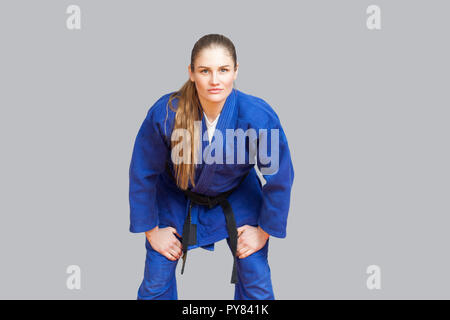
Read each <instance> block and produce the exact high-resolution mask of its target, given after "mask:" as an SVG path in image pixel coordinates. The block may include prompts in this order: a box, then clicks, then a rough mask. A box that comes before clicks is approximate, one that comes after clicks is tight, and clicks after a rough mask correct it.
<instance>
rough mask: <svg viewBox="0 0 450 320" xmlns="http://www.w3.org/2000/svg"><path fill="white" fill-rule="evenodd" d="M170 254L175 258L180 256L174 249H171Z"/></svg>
mask: <svg viewBox="0 0 450 320" xmlns="http://www.w3.org/2000/svg"><path fill="white" fill-rule="evenodd" d="M170 254H171V255H172V256H173V257H174V258H175V259H177V260H178V259H179V258H180V254H179V253H178V252H177V251H176V250H173V249H171V250H170Z"/></svg>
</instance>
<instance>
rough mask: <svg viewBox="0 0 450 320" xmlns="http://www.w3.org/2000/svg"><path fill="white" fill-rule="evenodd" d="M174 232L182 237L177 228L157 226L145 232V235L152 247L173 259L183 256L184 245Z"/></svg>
mask: <svg viewBox="0 0 450 320" xmlns="http://www.w3.org/2000/svg"><path fill="white" fill-rule="evenodd" d="M174 234H176V235H177V236H179V237H180V238H181V236H180V235H179V234H178V232H177V230H176V229H175V228H172V227H166V228H161V229H160V228H159V227H158V226H156V227H154V228H153V229H152V230H149V231H146V232H145V236H146V237H147V240H148V242H150V245H151V246H152V248H153V249H155V250H156V251H157V252H159V253H160V254H162V255H163V256H165V257H166V258H167V259H169V260H172V261H175V260H178V259H179V258H180V257H181V254H182V247H183V246H182V245H181V242H180V241H179V240H178V239H177V237H175V235H174Z"/></svg>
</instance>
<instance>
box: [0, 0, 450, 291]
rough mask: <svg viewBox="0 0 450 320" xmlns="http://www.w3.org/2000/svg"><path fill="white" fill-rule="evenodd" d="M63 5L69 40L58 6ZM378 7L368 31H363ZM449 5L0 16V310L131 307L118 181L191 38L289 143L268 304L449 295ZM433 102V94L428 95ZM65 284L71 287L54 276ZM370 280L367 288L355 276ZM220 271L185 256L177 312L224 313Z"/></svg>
mask: <svg viewBox="0 0 450 320" xmlns="http://www.w3.org/2000/svg"><path fill="white" fill-rule="evenodd" d="M70 4H77V5H79V6H80V7H81V19H82V28H81V30H75V31H71V30H68V29H67V28H66V19H67V17H68V15H67V14H66V8H67V6H68V5H70ZM370 4H376V5H379V6H380V7H381V22H382V29H381V30H379V31H370V30H368V29H367V28H366V18H367V14H366V8H367V6H368V5H370ZM449 9H450V4H449V2H448V1H424V0H422V1H400V0H398V1H382V0H376V1H361V0H358V1H356V0H355V1H332V0H329V1H318V0H314V1H313V0H311V1H260V0H259V1H226V2H213V1H81V0H77V1H56V0H54V1H42V0H41V1H31V0H29V1H18V0H15V1H5V0H2V1H1V3H0V36H1V50H0V88H1V89H0V90H1V94H0V106H1V109H0V130H1V135H0V139H1V149H2V152H1V154H2V155H1V166H0V172H1V179H0V181H1V182H0V188H1V193H0V194H1V201H0V210H1V223H0V245H1V257H0V261H1V266H0V268H1V269H0V270H1V272H0V298H3V299H17V298H23V299H135V298H136V293H137V288H138V286H139V284H140V281H141V280H142V276H143V271H144V261H145V247H144V244H145V236H144V234H132V233H130V232H129V231H128V227H129V207H128V168H129V162H130V159H131V152H132V147H133V143H134V139H135V137H136V134H137V131H138V129H139V126H140V124H141V122H142V121H143V119H144V117H145V115H146V112H147V110H148V108H149V107H150V106H151V105H152V104H153V103H154V102H155V101H156V99H158V98H159V97H160V96H161V95H163V94H165V93H168V92H170V91H173V90H176V89H178V88H179V87H180V86H181V85H182V84H183V83H184V81H186V80H187V65H188V64H189V57H190V51H191V49H192V46H193V45H194V43H195V41H196V40H197V39H198V38H200V37H201V36H203V35H204V34H207V33H222V34H224V35H226V36H228V37H229V38H230V39H231V40H232V41H233V42H234V44H235V46H236V49H237V55H238V62H239V63H240V71H239V75H238V78H237V80H236V85H237V88H238V89H240V90H242V91H244V92H247V93H250V94H252V95H256V96H259V97H261V98H263V99H265V100H266V101H267V102H268V103H269V104H270V105H271V106H272V107H273V108H274V109H275V111H276V112H277V113H278V115H279V117H280V119H281V122H282V125H283V127H284V129H285V132H286V135H287V137H288V141H289V144H290V148H291V152H292V157H293V161H294V165H295V174H296V176H295V181H294V188H293V194H292V202H291V204H292V205H291V210H290V214H289V219H288V229H287V237H286V238H285V239H277V238H273V237H272V238H271V242H270V249H269V262H270V266H271V270H272V281H273V285H274V291H275V297H276V298H277V299H316V298H321V299H350V298H352V299H355V298H356V299H380V298H383V299H397V298H405V299H416V298H424V299H428V298H446V299H448V298H450V294H449V291H450V290H449V288H450V275H449V271H448V270H449V267H450V259H449V256H448V243H449V240H450V235H449V233H448V224H449V218H448V214H449V208H450V203H449V191H450V190H449V189H450V184H449V165H448V164H449V160H450V159H449V158H450V157H449V154H450V153H449V148H448V145H449V139H448V138H449V134H450V128H449V126H448V120H449V115H450V112H449V111H448V108H449V105H450V104H449V97H448V84H449V81H448V79H449V78H448V75H449V61H448V57H449V56H450V55H449V45H448V37H449V34H448V33H449V32H448V31H449V24H450V23H449V19H448V12H449ZM446 89H447V90H446ZM72 264H76V265H79V266H80V267H81V290H68V289H67V288H66V279H67V277H68V276H69V275H68V274H66V268H67V266H69V265H72ZM372 264H375V265H378V266H380V268H381V286H382V288H381V290H369V289H368V288H367V287H366V279H367V277H368V274H366V268H367V267H368V266H369V265H372ZM231 266H232V259H231V254H230V252H229V249H228V246H227V245H226V242H225V240H223V241H221V242H219V243H217V244H216V251H214V252H209V251H206V250H203V249H196V250H193V251H192V253H191V254H190V256H189V263H188V265H187V266H186V273H185V274H184V275H183V276H180V267H181V263H179V264H178V268H177V281H178V290H179V291H178V292H179V298H180V299H232V298H233V293H234V287H233V285H231V284H230V283H229V280H230V275H231Z"/></svg>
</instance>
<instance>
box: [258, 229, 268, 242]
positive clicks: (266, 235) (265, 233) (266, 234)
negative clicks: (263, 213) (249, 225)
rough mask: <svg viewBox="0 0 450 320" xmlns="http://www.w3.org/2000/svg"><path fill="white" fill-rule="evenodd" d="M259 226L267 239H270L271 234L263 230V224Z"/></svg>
mask: <svg viewBox="0 0 450 320" xmlns="http://www.w3.org/2000/svg"><path fill="white" fill-rule="evenodd" d="M258 228H259V231H260V232H261V233H262V234H263V235H264V238H265V239H266V240H267V239H269V237H270V234H268V233H267V232H265V231H264V230H263V228H261V226H258Z"/></svg>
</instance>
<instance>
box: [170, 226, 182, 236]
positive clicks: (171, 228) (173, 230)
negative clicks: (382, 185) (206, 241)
mask: <svg viewBox="0 0 450 320" xmlns="http://www.w3.org/2000/svg"><path fill="white" fill-rule="evenodd" d="M170 230H171V231H172V233H175V234H176V235H177V236H179V237H180V238H181V236H180V235H179V234H178V232H177V229H175V228H174V227H170Z"/></svg>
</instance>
